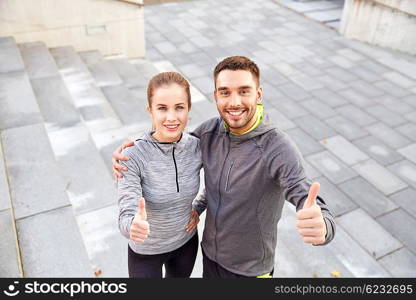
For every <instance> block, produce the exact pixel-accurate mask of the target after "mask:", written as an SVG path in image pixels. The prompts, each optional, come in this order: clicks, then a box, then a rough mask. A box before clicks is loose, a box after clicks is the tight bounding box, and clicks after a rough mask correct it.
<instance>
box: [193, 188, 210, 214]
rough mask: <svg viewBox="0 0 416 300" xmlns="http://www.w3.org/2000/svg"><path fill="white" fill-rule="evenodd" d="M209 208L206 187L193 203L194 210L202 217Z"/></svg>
mask: <svg viewBox="0 0 416 300" xmlns="http://www.w3.org/2000/svg"><path fill="white" fill-rule="evenodd" d="M206 208H207V198H206V196H205V187H204V188H203V189H202V192H201V193H199V194H198V195H197V196H196V198H195V200H194V201H193V203H192V209H195V210H196V212H197V213H198V215H201V214H202V213H203V212H204V210H205V209H206Z"/></svg>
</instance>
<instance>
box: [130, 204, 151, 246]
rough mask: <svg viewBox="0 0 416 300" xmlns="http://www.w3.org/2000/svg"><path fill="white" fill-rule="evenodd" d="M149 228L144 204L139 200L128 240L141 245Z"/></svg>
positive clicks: (146, 236)
mask: <svg viewBox="0 0 416 300" xmlns="http://www.w3.org/2000/svg"><path fill="white" fill-rule="evenodd" d="M149 233H150V228H149V222H147V212H146V202H145V201H144V198H140V199H139V207H138V210H137V212H136V215H135V216H134V219H133V222H132V223H131V226H130V239H131V240H133V241H135V242H136V243H143V242H144V241H145V240H146V239H147V238H148V236H149Z"/></svg>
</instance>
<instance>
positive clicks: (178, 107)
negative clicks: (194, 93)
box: [176, 106, 185, 109]
mask: <svg viewBox="0 0 416 300" xmlns="http://www.w3.org/2000/svg"><path fill="white" fill-rule="evenodd" d="M176 108H177V109H184V108H185V107H183V106H177V107H176Z"/></svg>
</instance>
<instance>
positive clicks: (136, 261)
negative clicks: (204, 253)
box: [128, 233, 198, 278]
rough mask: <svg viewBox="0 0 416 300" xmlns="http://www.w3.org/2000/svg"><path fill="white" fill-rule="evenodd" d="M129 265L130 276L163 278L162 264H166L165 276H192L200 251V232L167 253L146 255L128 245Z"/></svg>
mask: <svg viewBox="0 0 416 300" xmlns="http://www.w3.org/2000/svg"><path fill="white" fill-rule="evenodd" d="M128 249H129V250H128V265H129V277H130V278H162V266H163V265H165V271H166V273H165V277H166V278H172V277H181V278H186V277H189V276H191V273H192V270H193V268H194V264H195V259H196V254H197V251H198V233H196V234H195V235H194V236H193V237H192V238H191V239H190V240H189V241H187V242H186V243H185V244H184V245H183V246H181V247H179V248H178V249H176V250H173V251H171V252H167V253H161V254H155V255H144V254H138V253H136V252H134V251H133V250H131V249H130V246H129V247H128Z"/></svg>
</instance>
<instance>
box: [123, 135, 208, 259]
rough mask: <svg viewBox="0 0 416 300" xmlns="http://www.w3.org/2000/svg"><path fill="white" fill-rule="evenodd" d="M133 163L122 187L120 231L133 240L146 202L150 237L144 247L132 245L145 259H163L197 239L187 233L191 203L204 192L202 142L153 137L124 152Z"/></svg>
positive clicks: (186, 137)
mask: <svg viewBox="0 0 416 300" xmlns="http://www.w3.org/2000/svg"><path fill="white" fill-rule="evenodd" d="M123 154H124V155H126V156H128V157H129V158H130V160H128V161H123V162H121V164H122V165H124V166H126V167H127V168H128V171H123V178H122V179H120V180H119V182H118V202H119V229H120V231H121V233H122V234H123V235H124V236H125V237H126V238H128V239H129V238H130V226H131V223H132V221H133V218H134V215H135V214H136V212H137V209H138V200H139V198H141V197H143V198H144V199H145V201H146V212H147V221H148V222H149V226H150V234H149V236H148V238H147V239H146V240H145V241H144V242H143V243H136V242H133V241H132V240H129V245H130V248H131V249H132V250H133V251H134V252H136V253H140V254H160V253H166V252H170V251H173V250H175V249H177V248H179V247H180V246H182V245H184V244H185V243H186V242H187V241H188V240H189V239H190V238H191V237H192V236H193V235H194V234H195V232H196V231H195V230H194V231H193V232H186V230H185V229H186V225H187V224H188V222H189V218H190V212H191V209H192V201H193V200H194V199H195V197H196V195H197V193H198V190H199V178H200V177H199V172H200V169H201V167H202V163H201V152H200V148H199V139H197V138H195V137H193V136H191V135H189V134H186V133H184V134H183V135H182V138H181V139H180V141H178V142H176V143H161V142H158V141H157V140H155V139H154V138H153V137H152V136H151V133H146V134H144V136H143V137H142V138H141V139H138V140H137V141H136V142H135V146H134V147H129V148H126V149H124V151H123Z"/></svg>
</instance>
